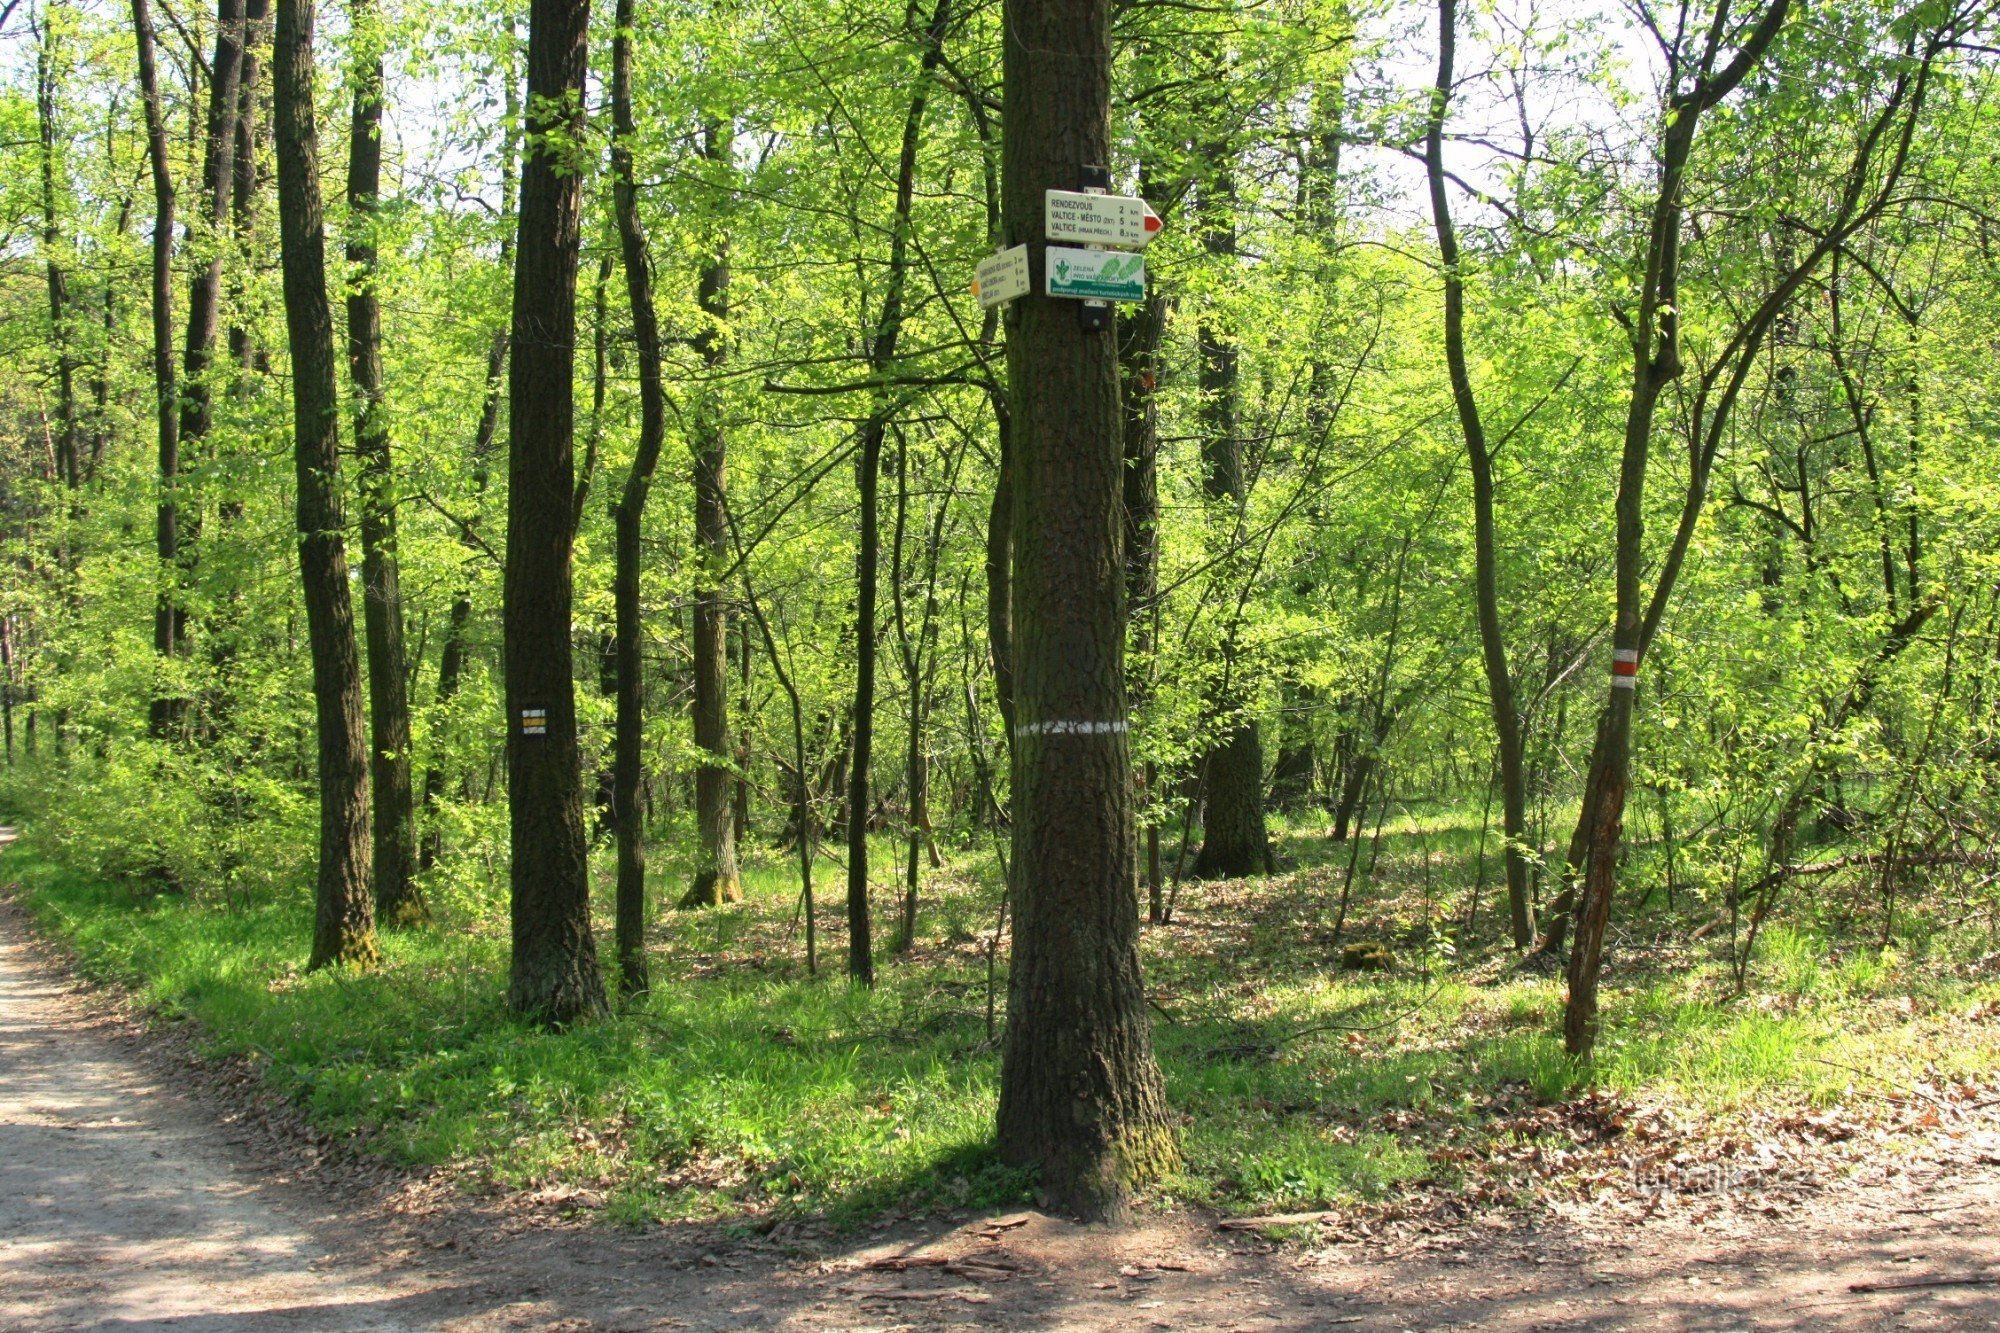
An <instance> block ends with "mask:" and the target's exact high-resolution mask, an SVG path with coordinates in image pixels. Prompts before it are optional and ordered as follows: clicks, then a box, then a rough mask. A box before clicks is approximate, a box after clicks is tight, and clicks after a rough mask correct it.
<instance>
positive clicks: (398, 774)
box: [347, 0, 430, 927]
mask: <svg viewBox="0 0 2000 1333" xmlns="http://www.w3.org/2000/svg"><path fill="white" fill-rule="evenodd" d="M352 16H353V17H352V26H353V30H354V35H353V41H354V43H355V47H356V56H355V62H354V116H353V120H352V124H351V133H350V134H349V137H348V148H347V208H348V220H347V225H348V237H347V267H348V273H349V281H350V282H351V283H352V286H351V287H350V288H349V289H348V293H347V366H348V372H349V374H350V375H352V376H353V379H354V393H355V399H356V402H355V408H354V453H355V458H356V461H357V462H358V464H359V471H360V474H361V476H360V481H361V589H362V608H363V613H364V617H363V618H364V621H365V625H366V630H367V640H368V722H369V735H370V746H369V751H368V763H369V778H370V781H371V786H372V789H373V791H374V794H375V919H376V920H377V921H379V922H380V923H382V924H383V925H385V926H392V927H393V926H415V925H421V924H423V923H424V922H425V921H426V920H428V919H429V917H430V913H429V911H428V910H427V909H426V908H425V906H424V900H423V895H422V893H421V892H420V891H419V889H418V886H417V879H416V868H417V829H416V793H415V790H414V788H413V785H412V783H411V778H410V688H409V678H410V677H409V665H408V663H407V661H406V660H405V658H404V655H403V591H402V573H401V568H400V562H399V560H398V558H397V553H396V496H395V466H394V459H393V456H392V453H391V448H390V442H389V421H388V412H387V409H386V405H385V403H384V401H383V390H382V306H381V301H380V298H379V297H378V296H377V294H376V282H377V280H378V279H377V259H378V256H377V250H376V245H377V242H376V237H375V226H376V215H377V214H378V212H379V211H380V208H381V195H382V98H383V82H382V46H381V41H382V37H381V34H380V33H379V32H377V31H376V26H377V22H378V16H377V10H376V5H375V0H354V4H353V6H352Z"/></svg>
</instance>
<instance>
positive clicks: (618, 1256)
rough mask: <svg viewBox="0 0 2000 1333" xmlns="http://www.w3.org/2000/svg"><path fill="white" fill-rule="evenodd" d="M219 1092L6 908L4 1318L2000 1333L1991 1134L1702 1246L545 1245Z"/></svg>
mask: <svg viewBox="0 0 2000 1333" xmlns="http://www.w3.org/2000/svg"><path fill="white" fill-rule="evenodd" d="M239 1101H240V1099H238V1098H234V1097H232V1096H230V1095H228V1094H222V1093H217V1092H215V1091H213V1090H212V1089H209V1088H207V1087H206V1086H205V1085H204V1083H203V1080H202V1079H201V1078H200V1077H198V1076H197V1071H196V1068H195V1066H192V1065H191V1064H190V1063H189V1061H188V1057H187V1056H186V1054H185V1051H184V1048H183V1047H182V1046H181V1045H180V1044H179V1043H176V1042H174V1041H171V1040H163V1039H162V1038H161V1037H160V1036H158V1035H157V1034H148V1033H145V1032H144V1031H142V1030H141V1029H140V1028H139V1027H138V1026H137V1025H135V1024H133V1023H132V1022H130V1021H128V1020H126V1019H124V1018H121V1017H120V1016H119V1015H117V1014H116V1013H115V1012H114V1011H113V1010H112V1009H110V1008H109V1007H108V1006H107V1005H106V1004H105V1003H104V1002H103V1001H102V999H101V997H97V996H94V995H93V994H92V993H90V992H89V991H88V990H86V989H84V988H81V987H79V986H77V985H76V984H75V983H73V982H72V981H71V980H69V978H68V976H67V974H66V973H65V972H64V970H63V969H62V968H61V967H60V966H59V965H58V964H57V963H56V962H54V961H53V960H52V959H51V957H50V956H49V954H48V953H47V952H46V951H45V950H44V949H42V948H41V947H40V946H38V945H37V944H35V943H34V942H33V940H32V939H31V937H30V935H29V932H28V927H27V924H26V921H25V918H24V915H23V914H22V913H21V911H20V910H19V909H18V908H17V907H15V906H14V905H13V904H12V903H11V902H4V901H3V900H0V1327H4V1328H7V1329H22V1330H41V1329H72V1328H160V1329H216V1330H231V1331H232V1333H234V1331H236V1330H252V1329H256V1330H261V1329H287V1328H296V1329H312V1330H322V1329H326V1330H336V1329H387V1328H425V1329H428V1328H441V1329H454V1330H456V1329H465V1330H477V1329H500V1328H562V1329H575V1330H584V1329H635V1330H636V1329H656V1328H694V1329H709V1328H794V1329H824V1328H913V1327H914V1328H947V1327H958V1328H1005V1329H1018V1328H1037V1329H1044V1328H1046V1329H1055V1328H1069V1329H1097V1328H1132V1329H1152V1328H1164V1329H1246V1330H1274V1329H1320V1328H1329V1327H1342V1328H1348V1327H1351V1328H1359V1329H1426V1328H1453V1327H1483V1328H1510V1329H1514V1328H1520V1329H1526V1328H1550V1329H1556V1328H1565V1329H1566V1328H1635V1329H1636V1328H1647V1329H1652V1328H1702V1329H1709V1328H1712V1329H1741V1328H1799V1329H1821V1328H1871V1329H1872V1328H1876V1327H1913V1328H1922V1327H1934V1328H1993V1327H2000V1285H1996V1284H2000V1135H1996V1134H1995V1133H1994V1132H1993V1130H1992V1128H1991V1127H1989V1126H1977V1125H1975V1126H1966V1127H1964V1129H1963V1131H1962V1132H1961V1133H1959V1134H1958V1135H1957V1136H1956V1137H1949V1136H1947V1137H1940V1138H1938V1139H1936V1140H1933V1141H1932V1142H1931V1143H1930V1144H1929V1145H1927V1146H1926V1147H1925V1148H1924V1150H1923V1151H1922V1153H1921V1154H1919V1155H1917V1156H1915V1157H1912V1158H1910V1159H1908V1160H1906V1161H1903V1162H1901V1163H1898V1164H1897V1165H1896V1166H1895V1167H1894V1168H1893V1169H1882V1170H1878V1171H1877V1172H1876V1173H1875V1174H1874V1176H1873V1177H1871V1178H1863V1179H1859V1180H1852V1181H1847V1182H1844V1183H1840V1184H1838V1185H1834V1186H1829V1187H1827V1188H1824V1189H1822V1190H1820V1191H1819V1192H1818V1194H1817V1195H1816V1196H1815V1197H1814V1200H1813V1202H1811V1203H1810V1204H1809V1205H1808V1206H1806V1207H1805V1208H1803V1209H1802V1210H1799V1211H1797V1212H1796V1213H1795V1214H1794V1215H1793V1216H1790V1217H1787V1218H1783V1219H1777V1220H1774V1219H1770V1218H1766V1217H1764V1216H1763V1215H1761V1214H1760V1213H1758V1212H1757V1211H1756V1209H1755V1206H1754V1205H1755V1201H1754V1200H1741V1201H1737V1202H1738V1203H1739V1204H1744V1205H1749V1206H1736V1207H1732V1208H1730V1209H1728V1210H1725V1211H1723V1212H1720V1213H1718V1214H1717V1215H1716V1216H1715V1217H1712V1218H1710V1219H1709V1220H1708V1221H1707V1222H1706V1223H1705V1224H1703V1225H1700V1226H1696V1225H1691V1224H1687V1223H1682V1222H1671V1221H1670V1222H1661V1221H1655V1222H1653V1223H1651V1224H1649V1225H1646V1226H1642V1227H1620V1228H1616V1229H1607V1230H1604V1231H1602V1232H1593V1231H1591V1230H1589V1229H1588V1228H1587V1227H1585V1226H1584V1225H1582V1224H1576V1223H1560V1222H1550V1223H1545V1224H1542V1225H1539V1226H1536V1227H1533V1228H1528V1229H1521V1230H1496V1229H1492V1228H1490V1227H1475V1228H1470V1229H1468V1230H1466V1231H1464V1232H1461V1233H1458V1234H1454V1235H1443V1236H1438V1235H1431V1236H1425V1237H1421V1238H1413V1237H1404V1238H1402V1239H1400V1240H1392V1241H1390V1242H1388V1243H1386V1244H1385V1243H1384V1242H1383V1241H1381V1240H1379V1239H1378V1240H1369V1241H1360V1242H1356V1243H1354V1244H1341V1243H1335V1244H1333V1245H1331V1246H1329V1247H1327V1248H1323V1249H1317V1250H1309V1251H1301V1250H1298V1249H1281V1248H1279V1247H1276V1246H1272V1245H1268V1244H1266V1243H1264V1242H1262V1241H1260V1240H1257V1239H1256V1238H1254V1237H1248V1236H1241V1235H1235V1234H1222V1233H1218V1232H1216V1231H1215V1230H1214V1229H1213V1227H1212V1223H1211V1222H1210V1221H1208V1220H1207V1219H1203V1218H1195V1217H1185V1216H1182V1217H1164V1218H1153V1219H1151V1220H1148V1221H1147V1222H1146V1223H1144V1224H1143V1225H1141V1226H1139V1227H1137V1228H1135V1229H1132V1230H1130V1231H1126V1232H1119V1233H1111V1232H1105V1231H1101V1230H1090V1229H1085V1228H1079V1227H1075V1226H1072V1225H1069V1224H1067V1223H1064V1222H1061V1221H1058V1220H1055V1219H1052V1218H1048V1217H1044V1216H1040V1215H1038V1214H1031V1213H1023V1214H1017V1215H1013V1216H1010V1217H1005V1218H998V1219H996V1218H992V1217H979V1218H963V1217H961V1218H958V1219H945V1220H934V1221H929V1222H924V1223H916V1224H907V1225H898V1226H894V1227H884V1228H881V1229H879V1230H876V1231H873V1232H870V1233H868V1234H866V1235H865V1236H863V1237H859V1238H856V1237H853V1236H848V1237H837V1236H832V1235H829V1234H827V1233H824V1232H819V1231H815V1230H813V1229H811V1228H780V1229H779V1230H778V1231H777V1232H774V1233H773V1234H772V1235H770V1236H767V1237H755V1238H747V1239H746V1238H734V1239H732V1238H726V1237H724V1236H722V1235H720V1234H718V1233H716V1232H715V1231H713V1230H712V1229H683V1228H670V1227H661V1228H655V1229H652V1230H648V1231H644V1232H620V1231H616V1230H613V1229H611V1228H608V1227H579V1226H570V1225H559V1224H552V1223H550V1222H549V1221H548V1219H547V1217H546V1215H543V1214H536V1213H534V1212H532V1211H523V1210H521V1209H519V1208H518V1207H509V1206H502V1205H488V1204H481V1203H478V1202H474V1201H468V1200H464V1199H462V1198H460V1197H458V1196H456V1195H452V1194H449V1193H443V1194H440V1192H438V1191H426V1190H425V1189H424V1188H423V1187H422V1186H420V1185H412V1184H411V1183H410V1182H406V1181H388V1182H386V1183H385V1182H383V1181H381V1180H379V1179H377V1180H374V1181H371V1180H370V1179H369V1178H368V1176H367V1175H366V1174H365V1173H357V1172H355V1171H354V1170H352V1169H350V1168H338V1167H336V1168H321V1169H314V1168H312V1167H311V1166H309V1165H307V1166H303V1167H302V1166H301V1161H302V1160H303V1159H302V1157H301V1154H300V1153H299V1151H298V1145H297V1143H296V1142H291V1143H288V1142H287V1138H286V1131H285V1130H284V1129H283V1128H282V1126H281V1127H279V1128H278V1129H277V1130H275V1131H274V1130H271V1129H269V1128H265V1127H262V1126H260V1124H259V1122H258V1121H257V1119H256V1117H255V1116H252V1115H245V1114H244V1113H243V1110H244V1108H243V1107H242V1106H241V1105H240V1104H238V1103H239ZM1419 1240H1420V1241H1421V1246H1422V1248H1420V1249H1419V1248H1411V1247H1412V1246H1413V1244H1414V1243H1415V1242H1417V1241H1419ZM1399 1246H1400V1247H1402V1252H1401V1253H1398V1252H1397V1251H1398V1247H1399ZM1856 1282H1877V1283H1904V1284H1911V1285H1908V1286H1905V1287H1903V1288H1901V1289H1898V1290H1892V1291H1883V1292H1874V1293H1858V1292H1853V1291H1851V1290H1849V1284H1851V1283H1856ZM1918 1283H1931V1284H1938V1285H1916V1284H1918ZM1944 1283H1952V1284H1953V1285H1942V1284H1944Z"/></svg>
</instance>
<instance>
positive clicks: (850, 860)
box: [847, 0, 951, 986]
mask: <svg viewBox="0 0 2000 1333" xmlns="http://www.w3.org/2000/svg"><path fill="white" fill-rule="evenodd" d="M950 19H951V0H937V7H936V9H934V10H933V11H932V14H931V21H930V26H929V29H928V31H927V32H926V33H925V44H924V53H923V56H922V58H921V60H920V61H919V73H918V77H917V84H916V89H915V91H914V92H912V93H911V95H910V107H909V111H908V112H907V113H906V114H905V115H904V117H903V145H902V153H901V155H900V156H899V158H898V159H897V167H896V211H895V215H894V217H893V218H892V219H891V224H890V225H891V231H890V234H889V272H888V275H887V277H886V279H885V284H884V287H883V291H882V307H881V310H880V312H879V314H878V315H877V317H876V321H875V330H874V335H873V337H871V338H870V339H869V344H868V368H869V371H870V373H871V374H872V375H874V376H875V377H876V378H878V379H879V378H881V377H883V376H885V375H887V374H888V373H889V371H890V370H891V369H892V368H893V367H894V366H895V364H896V343H897V340H898V339H899V338H900V337H901V336H902V332H903V284H904V281H905V279H906V277H907V275H908V273H909V244H910V208H911V206H912V203H913V202H914V200H915V197H916V173H917V148H918V145H919V144H920V143H921V141H922V135H923V123H924V107H925V104H926V102H927V101H928V99H929V96H930V89H931V81H932V77H933V74H934V72H935V71H936V69H937V65H938V62H939V61H940V60H942V59H943V57H944V32H945V28H946V26H947V24H948V23H949V22H950ZM892 410H893V405H892V404H891V402H890V401H889V398H888V396H887V395H886V394H885V393H883V392H881V391H879V390H878V391H877V393H876V397H875V403H874V407H873V409H872V410H871V411H870V412H869V414H868V419H867V420H866V421H865V422H863V423H862V426H861V449H860V456H859V461H858V465H857V471H858V476H857V482H858V489H859V492H860V499H861V512H860V522H861V540H860V548H859V552H858V554H857V555H856V558H855V589H856V593H855V634H854V640H855V655H854V710H853V717H854V754H853V758H852V760H851V761H850V762H851V767H850V768H849V769H848V797H847V971H848V975H849V976H851V977H853V978H854V979H855V980H856V981H858V982H860V983H862V984H863V985H869V986H872V985H874V984H875V960H874V946H873V940H872V929H871V926H870V922H869V916H868V779H869V776H870V775H869V768H870V759H871V752H872V750H873V748H874V744H875V659H876V639H875V599H876V583H877V577H876V574H877V567H878V566H879V565H880V564H881V547H882V540H881V537H882V534H881V519H880V515H879V513H878V509H879V505H878V503H877V492H878V491H879V489H880V487H879V482H880V480H881V474H882V441H883V439H884V437H885V436H886V435H887V433H888V429H889V414H890V412H891V411H892Z"/></svg>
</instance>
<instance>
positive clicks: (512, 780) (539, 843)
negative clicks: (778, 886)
mask: <svg viewBox="0 0 2000 1333" xmlns="http://www.w3.org/2000/svg"><path fill="white" fill-rule="evenodd" d="M589 22H590V5H589V0H533V2H532V5H531V7H530V11H529V20H528V99H527V109H528V122H527V135H526V142H527V157H526V160H525V162H524V164H523V167H522V172H521V221H520V228H519V240H518V242H517V243H516V245H515V249H514V327H513V334H512V336H511V338H510V339H509V342H510V344H511V352H512V357H511V361H510V364H509V368H508V376H507V380H508V403H509V412H508V419H509V421H510V423H511V426H512V431H513V439H512V441H511V444H510V448H509V450H508V494H507V573H506V588H505V594H504V601H505V608H506V609H505V619H506V630H505V637H506V649H505V658H506V677H507V724H508V725H507V779H508V805H509V814H510V835H511V843H512V847H513V867H512V890H513V892H512V902H513V910H512V917H513V945H514V949H513V964H512V968H511V972H510V977H509V983H508V995H507V1001H508V1007H509V1008H510V1009H512V1010H513V1012H515V1013H517V1014H520V1015H523V1016H524V1017H528V1018H531V1019H534V1020H535V1021H537V1022H541V1023H546V1024H551V1025H556V1024H564V1023H569V1022H572V1021H574V1020H576V1019H581V1018H588V1017H592V1016H594V1015H597V1014H601V1013H603V1012H604V1010H605V1007H606V1006H605V997H604V978H603V975H602V974H601V972H600V971H599V968H598V962H597V943H596V940H595V938H594V937H593V936H592V934H591V929H590V866H589V861H588V847H587V845H586V842H585V839H584V831H583V773H582V768H581V761H580V758H579V755H578V753H577V741H576V695H575V682H574V680H573V679H572V676H573V672H572V662H571V653H570V603H571V569H570V550H571V545H572V543H573V541H574V538H575V533H574V526H573V525H574V523H575V512H576V511H575V505H576V493H575V487H576V460H575V426H576V419H575V418H576V404H575V397H574V394H575V385H574V382H573V381H574V372H575V359H576V267H577V250H578V245H579V240H580V236H579V229H580V222H581V215H582V206H583V178H582V176H581V175H580V174H579V173H578V172H577V171H576V169H575V167H574V165H573V163H574V160H575V154H576V153H577V152H579V151H581V147H580V143H581V139H582V137H583V134H584V132H585V126H584V111H583V94H584V74H585V63H586V53H585V44H586V39H587V35H588V30H589Z"/></svg>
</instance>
